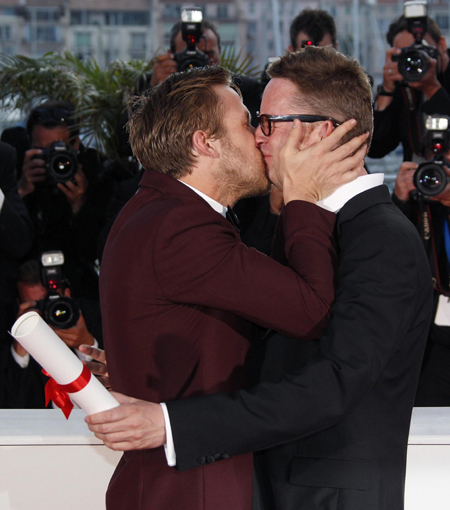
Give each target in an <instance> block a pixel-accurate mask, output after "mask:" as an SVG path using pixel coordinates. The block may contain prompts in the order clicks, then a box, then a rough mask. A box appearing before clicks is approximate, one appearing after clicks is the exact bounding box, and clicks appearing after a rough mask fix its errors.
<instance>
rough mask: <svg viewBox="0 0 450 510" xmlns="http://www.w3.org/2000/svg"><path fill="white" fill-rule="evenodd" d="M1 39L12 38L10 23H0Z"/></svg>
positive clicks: (7, 39) (8, 39)
mask: <svg viewBox="0 0 450 510" xmlns="http://www.w3.org/2000/svg"><path fill="white" fill-rule="evenodd" d="M0 40H1V41H10V40H11V27H10V26H9V25H0Z"/></svg>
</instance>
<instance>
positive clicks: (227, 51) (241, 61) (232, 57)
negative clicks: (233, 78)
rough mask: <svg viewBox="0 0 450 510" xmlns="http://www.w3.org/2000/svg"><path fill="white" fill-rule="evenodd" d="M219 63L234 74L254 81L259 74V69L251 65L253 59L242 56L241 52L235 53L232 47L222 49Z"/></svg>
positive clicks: (248, 56)
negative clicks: (242, 75)
mask: <svg viewBox="0 0 450 510" xmlns="http://www.w3.org/2000/svg"><path fill="white" fill-rule="evenodd" d="M220 62H221V65H222V66H223V67H225V68H226V69H229V70H230V71H231V72H232V73H234V74H244V75H246V76H249V77H250V78H255V79H258V78H259V76H260V74H261V71H260V70H259V68H258V67H256V66H254V65H253V58H252V57H251V56H250V55H242V50H241V51H239V52H236V48H235V47H234V46H225V47H224V48H223V50H222V54H221V57H220Z"/></svg>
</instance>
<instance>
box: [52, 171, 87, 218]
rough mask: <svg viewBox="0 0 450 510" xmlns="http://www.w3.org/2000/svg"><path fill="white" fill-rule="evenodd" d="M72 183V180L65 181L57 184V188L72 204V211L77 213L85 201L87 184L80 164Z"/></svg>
mask: <svg viewBox="0 0 450 510" xmlns="http://www.w3.org/2000/svg"><path fill="white" fill-rule="evenodd" d="M75 181H76V184H74V183H73V182H72V181H66V182H64V183H59V184H57V186H58V189H60V190H61V191H62V192H63V193H64V195H66V197H67V200H68V201H69V203H70V205H71V206H72V213H73V214H74V215H75V214H78V213H79V212H80V210H81V208H82V207H83V205H84V204H85V202H86V191H87V189H88V186H89V181H88V180H87V177H86V176H85V175H84V173H83V169H82V167H81V165H78V170H77V173H76V174H75Z"/></svg>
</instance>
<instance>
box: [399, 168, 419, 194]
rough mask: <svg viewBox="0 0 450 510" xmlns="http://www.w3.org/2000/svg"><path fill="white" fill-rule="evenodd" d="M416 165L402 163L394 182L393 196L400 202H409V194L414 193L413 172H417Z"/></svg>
mask: <svg viewBox="0 0 450 510" xmlns="http://www.w3.org/2000/svg"><path fill="white" fill-rule="evenodd" d="M418 166H419V165H417V163H413V162H412V161H404V162H403V163H402V164H401V166H400V169H399V171H398V174H397V179H396V181H395V188H394V195H395V196H396V197H397V198H398V199H399V200H401V201H402V202H407V201H408V200H409V194H410V193H411V191H414V190H415V189H416V187H415V186H414V172H415V171H416V170H417V167H418Z"/></svg>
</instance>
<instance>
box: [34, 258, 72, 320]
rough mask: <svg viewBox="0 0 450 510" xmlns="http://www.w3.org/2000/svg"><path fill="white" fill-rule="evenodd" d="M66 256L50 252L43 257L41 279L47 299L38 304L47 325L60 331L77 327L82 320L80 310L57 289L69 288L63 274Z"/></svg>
mask: <svg viewBox="0 0 450 510" xmlns="http://www.w3.org/2000/svg"><path fill="white" fill-rule="evenodd" d="M63 264H64V254H63V252H62V251H50V252H45V253H42V255H41V266H42V268H41V279H42V284H43V286H44V287H45V288H46V289H47V292H48V294H47V297H46V298H45V299H41V300H40V301H37V302H36V307H35V308H36V309H37V310H38V311H39V312H40V314H41V315H42V317H43V319H44V320H45V322H47V324H49V325H50V326H53V327H54V328H58V329H69V328H72V327H73V326H75V324H76V323H77V322H78V319H79V318H80V308H79V307H78V305H77V304H76V302H75V301H74V300H73V299H72V298H70V297H67V296H60V295H59V294H58V293H57V292H56V289H58V288H61V287H64V286H67V280H66V279H65V277H64V275H63V273H62V265H63Z"/></svg>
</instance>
